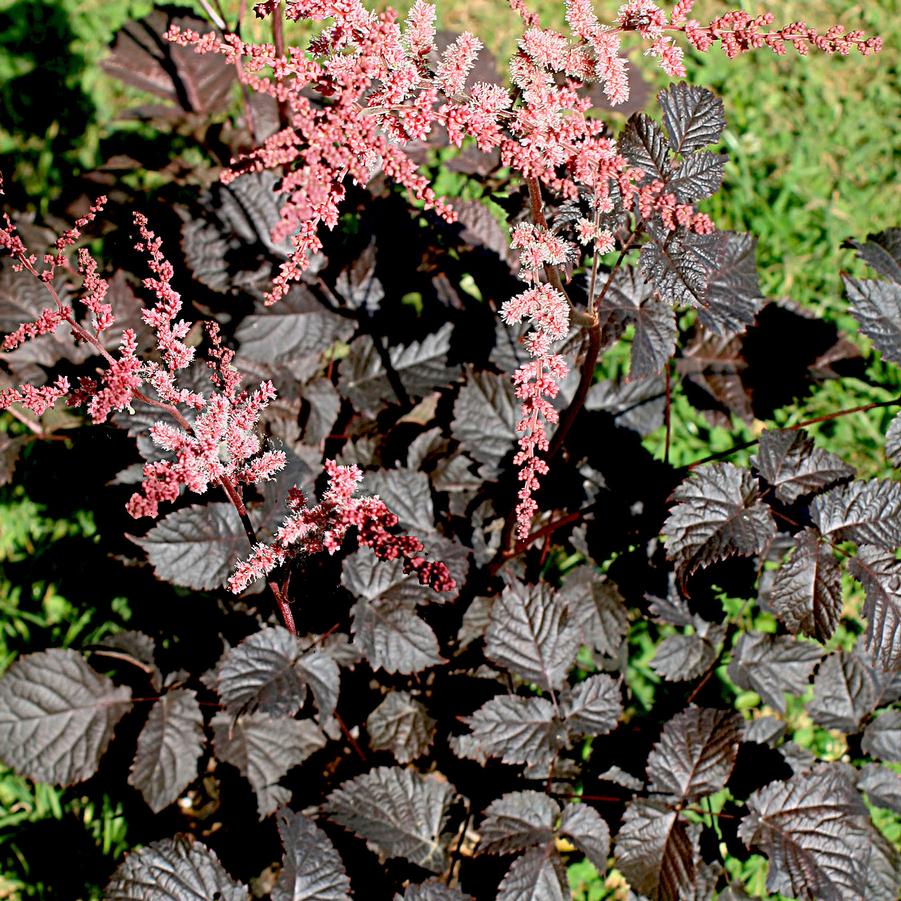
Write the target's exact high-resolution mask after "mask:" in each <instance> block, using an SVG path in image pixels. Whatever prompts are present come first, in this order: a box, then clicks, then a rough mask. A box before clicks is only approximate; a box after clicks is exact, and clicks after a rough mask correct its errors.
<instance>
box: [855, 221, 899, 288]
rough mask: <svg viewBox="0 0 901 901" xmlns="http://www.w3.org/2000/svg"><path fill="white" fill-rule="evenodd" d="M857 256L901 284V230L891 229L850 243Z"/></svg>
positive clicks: (881, 273)
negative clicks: (861, 240) (862, 241)
mask: <svg viewBox="0 0 901 901" xmlns="http://www.w3.org/2000/svg"><path fill="white" fill-rule="evenodd" d="M847 243H848V244H850V245H851V246H852V247H853V248H854V249H855V250H856V251H857V255H858V256H859V257H860V258H861V259H862V260H863V261H864V262H865V263H867V264H868V265H870V266H872V267H873V268H874V269H875V270H876V271H877V272H878V273H879V274H880V275H884V276H885V277H886V278H887V279H890V280H891V281H893V282H896V283H897V284H901V228H889V229H886V230H885V231H884V232H879V234H877V235H867V240H866V241H864V243H863V244H861V243H860V242H859V241H848V242H847Z"/></svg>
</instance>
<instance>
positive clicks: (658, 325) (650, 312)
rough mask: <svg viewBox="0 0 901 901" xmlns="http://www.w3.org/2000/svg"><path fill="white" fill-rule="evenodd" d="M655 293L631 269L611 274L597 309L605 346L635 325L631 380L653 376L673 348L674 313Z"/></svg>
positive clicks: (674, 336)
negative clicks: (628, 327) (611, 277)
mask: <svg viewBox="0 0 901 901" xmlns="http://www.w3.org/2000/svg"><path fill="white" fill-rule="evenodd" d="M655 294H656V288H655V286H654V285H652V284H650V283H649V282H646V281H645V280H644V279H643V278H642V277H641V275H640V274H639V272H638V271H637V270H636V269H633V268H632V267H631V266H630V267H627V268H625V269H620V270H619V271H618V272H617V273H616V274H615V275H614V277H613V280H612V282H611V283H610V287H609V288H608V290H607V293H606V294H605V295H604V299H603V300H602V301H601V303H600V306H599V308H598V317H599V319H600V322H601V341H602V344H603V345H604V346H606V345H608V344H612V343H613V342H614V341H615V340H616V339H617V338H619V336H620V335H621V334H622V333H623V332H624V331H625V330H626V327H627V326H629V325H634V326H635V336H634V338H633V339H632V351H631V365H630V368H629V377H630V378H635V379H642V378H648V377H649V376H652V375H656V374H657V373H658V372H660V370H661V369H663V367H664V365H665V364H666V361H667V360H668V359H669V358H670V357H671V356H672V355H673V351H674V350H675V347H676V314H675V312H674V310H673V308H672V306H671V305H670V304H667V303H664V302H663V301H662V300H659V299H657V297H656V296H655Z"/></svg>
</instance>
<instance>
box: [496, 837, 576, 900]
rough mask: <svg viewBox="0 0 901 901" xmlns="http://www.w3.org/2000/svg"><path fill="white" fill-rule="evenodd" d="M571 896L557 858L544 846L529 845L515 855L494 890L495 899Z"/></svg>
mask: <svg viewBox="0 0 901 901" xmlns="http://www.w3.org/2000/svg"><path fill="white" fill-rule="evenodd" d="M571 897H572V894H571V892H570V890H569V884H568V882H567V881H566V870H565V869H564V868H563V863H562V861H561V860H560V857H559V856H558V855H557V854H556V853H555V852H553V851H549V850H547V849H546V848H533V849H532V850H531V851H528V852H526V853H525V854H524V855H523V856H522V857H519V858H517V859H516V860H515V861H514V862H513V864H512V866H511V867H510V869H509V870H507V875H506V876H504V878H503V880H502V881H501V884H500V886H499V887H498V892H497V901H526V899H528V901H570V898H571Z"/></svg>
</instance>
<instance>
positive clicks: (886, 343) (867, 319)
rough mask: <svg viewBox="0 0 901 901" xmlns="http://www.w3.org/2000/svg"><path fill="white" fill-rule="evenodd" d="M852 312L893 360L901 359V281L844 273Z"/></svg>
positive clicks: (899, 360)
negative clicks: (865, 277)
mask: <svg viewBox="0 0 901 901" xmlns="http://www.w3.org/2000/svg"><path fill="white" fill-rule="evenodd" d="M844 280H845V290H846V291H847V292H848V297H849V299H850V300H851V315H853V316H854V318H855V319H856V320H857V322H858V325H859V326H860V330H861V331H862V332H863V333H864V334H865V335H866V336H867V337H868V338H869V339H870V340H871V341H872V342H873V346H874V347H875V348H876V350H878V351H879V353H881V354H882V356H883V357H884V358H885V359H886V360H888V361H889V362H890V363H901V284H898V283H896V282H884V281H877V280H876V279H856V278H850V277H849V276H847V275H846V276H844Z"/></svg>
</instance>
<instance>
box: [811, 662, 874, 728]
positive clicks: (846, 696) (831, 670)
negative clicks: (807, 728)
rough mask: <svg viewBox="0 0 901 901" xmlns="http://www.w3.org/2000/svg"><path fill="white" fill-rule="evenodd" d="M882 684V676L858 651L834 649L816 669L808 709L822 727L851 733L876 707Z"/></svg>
mask: <svg viewBox="0 0 901 901" xmlns="http://www.w3.org/2000/svg"><path fill="white" fill-rule="evenodd" d="M884 687H885V679H884V678H882V677H881V674H880V673H878V672H876V671H875V670H874V669H873V668H872V666H870V665H869V664H868V663H867V661H866V660H864V659H863V658H862V657H861V656H860V655H859V654H857V653H848V652H847V651H835V652H833V653H832V654H830V655H829V656H828V657H827V658H826V659H825V660H824V661H823V662H822V663H821V664H820V668H819V670H817V674H816V678H815V679H814V680H813V701H812V702H811V703H810V705H809V706H808V708H807V709H808V710H809V711H810V715H811V716H812V717H813V719H814V722H816V723H818V724H819V725H820V726H822V727H823V728H824V729H839V730H841V731H842V732H846V733H848V734H849V735H851V734H853V733H855V732H857V731H858V729H859V727H860V722H861V720H862V719H863V718H864V717H865V716H867V715H868V714H869V713H870V712H871V711H873V710H874V709H875V707H876V705H877V704H878V703H879V697H880V695H881V694H882V690H883V688H884Z"/></svg>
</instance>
